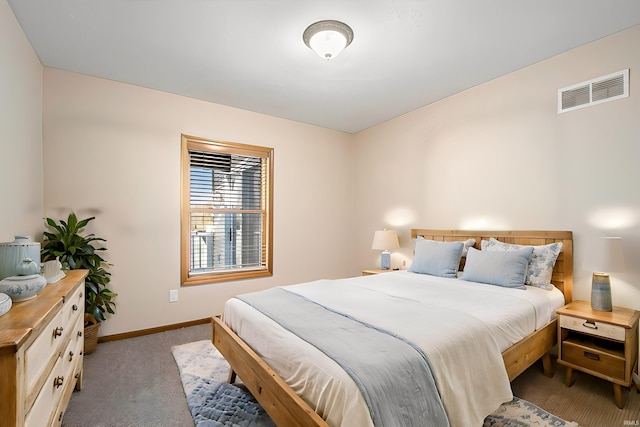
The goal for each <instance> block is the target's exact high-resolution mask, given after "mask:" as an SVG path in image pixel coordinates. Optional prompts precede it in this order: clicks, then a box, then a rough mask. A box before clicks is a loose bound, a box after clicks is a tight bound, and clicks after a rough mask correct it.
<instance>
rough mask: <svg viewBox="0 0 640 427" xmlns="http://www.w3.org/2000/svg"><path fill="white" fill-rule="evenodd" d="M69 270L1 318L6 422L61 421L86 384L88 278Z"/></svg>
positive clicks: (1, 398)
mask: <svg viewBox="0 0 640 427" xmlns="http://www.w3.org/2000/svg"><path fill="white" fill-rule="evenodd" d="M86 276H87V271H86V270H72V271H68V272H67V275H66V276H65V277H64V278H63V279H61V280H59V281H58V282H56V283H52V284H49V285H47V286H46V287H45V288H44V289H43V290H42V292H40V294H38V296H37V297H36V298H34V299H31V300H29V301H23V302H14V303H13V306H12V307H11V310H9V312H8V313H6V314H5V315H3V316H1V317H0V413H1V414H2V416H1V417H0V426H1V427H5V426H11V427H16V426H25V427H30V426H31V427H35V426H38V427H40V426H59V425H61V424H62V417H63V415H64V411H65V409H66V408H67V404H68V403H69V399H70V398H71V393H72V392H73V390H74V388H75V389H77V390H80V389H81V388H82V366H83V365H82V358H83V354H82V353H83V346H84V338H83V336H82V334H83V331H84V292H85V289H84V279H85V277H86Z"/></svg>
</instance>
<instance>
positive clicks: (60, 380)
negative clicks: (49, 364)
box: [53, 377, 64, 388]
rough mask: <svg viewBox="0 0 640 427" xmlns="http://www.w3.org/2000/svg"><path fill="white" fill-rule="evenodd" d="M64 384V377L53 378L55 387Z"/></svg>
mask: <svg viewBox="0 0 640 427" xmlns="http://www.w3.org/2000/svg"><path fill="white" fill-rule="evenodd" d="M62 384H64V377H55V378H54V379H53V385H54V386H55V388H60V387H61V386H62Z"/></svg>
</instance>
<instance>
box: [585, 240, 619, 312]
mask: <svg viewBox="0 0 640 427" xmlns="http://www.w3.org/2000/svg"><path fill="white" fill-rule="evenodd" d="M599 243H600V244H599V247H598V249H599V250H598V252H599V254H600V256H599V259H598V261H597V268H598V270H599V271H598V272H594V273H593V278H592V280H591V308H592V309H594V310H598V311H612V310H613V305H612V303H611V278H610V277H609V273H614V272H620V271H622V270H623V269H624V253H623V251H622V238H621V237H604V236H603V237H602V238H601V239H600V242H599Z"/></svg>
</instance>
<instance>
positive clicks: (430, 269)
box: [409, 236, 464, 277]
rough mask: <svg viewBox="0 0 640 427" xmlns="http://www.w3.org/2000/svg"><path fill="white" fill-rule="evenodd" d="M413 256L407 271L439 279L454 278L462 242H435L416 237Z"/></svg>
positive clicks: (458, 263)
mask: <svg viewBox="0 0 640 427" xmlns="http://www.w3.org/2000/svg"><path fill="white" fill-rule="evenodd" d="M415 245H416V248H415V255H414V257H413V262H412V263H411V267H409V271H411V272H413V273H420V274H430V275H432V276H440V277H456V272H457V271H458V266H459V265H460V257H461V256H462V249H463V247H464V243H463V242H436V241H435V240H427V239H425V238H424V237H422V236H418V238H417V239H416V242H415Z"/></svg>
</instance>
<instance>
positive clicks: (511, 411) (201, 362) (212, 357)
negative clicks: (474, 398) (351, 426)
mask: <svg viewBox="0 0 640 427" xmlns="http://www.w3.org/2000/svg"><path fill="white" fill-rule="evenodd" d="M171 351H172V353H173V357H174V359H175V360H176V364H177V365H178V370H179V371H180V379H181V380H182V385H183V387H184V393H185V396H186V397H187V405H188V406H189V410H190V411H191V415H192V416H193V421H194V424H195V425H196V426H197V427H222V426H234V427H235V426H238V427H273V426H275V424H274V423H273V422H272V421H271V419H270V418H269V416H268V415H267V414H266V413H265V411H264V410H263V409H262V407H260V404H259V403H258V402H256V400H255V399H254V398H253V396H251V393H249V392H248V391H247V390H246V389H245V388H244V387H243V386H242V385H239V386H236V385H231V384H227V382H226V381H227V377H228V375H229V364H228V363H227V361H226V360H225V359H224V357H222V355H221V354H220V353H219V352H218V350H217V349H216V348H215V347H214V346H213V344H211V341H208V340H204V341H196V342H192V343H189V344H183V345H179V346H175V347H173V348H172V349H171ZM527 426H536V427H578V424H576V423H573V422H567V421H564V420H562V419H560V418H558V417H556V416H554V415H552V414H550V413H548V412H547V411H545V410H544V409H541V408H539V407H537V406H536V405H534V404H532V403H529V402H527V401H526V400H522V399H519V398H517V397H515V398H514V399H513V400H512V401H511V402H508V403H505V404H503V405H502V406H500V408H498V410H497V411H495V412H494V413H493V414H491V415H490V416H488V417H487V418H486V419H485V420H484V425H483V427H527Z"/></svg>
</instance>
